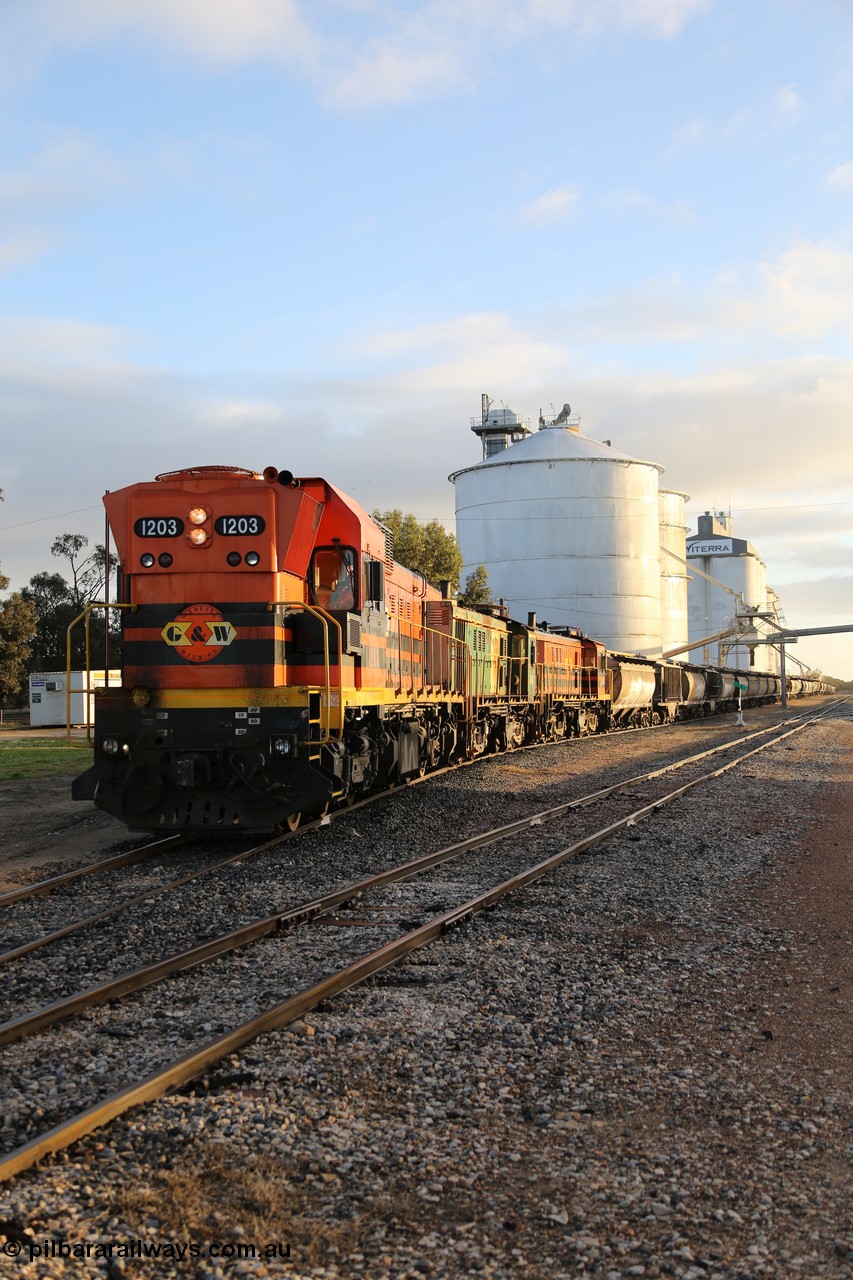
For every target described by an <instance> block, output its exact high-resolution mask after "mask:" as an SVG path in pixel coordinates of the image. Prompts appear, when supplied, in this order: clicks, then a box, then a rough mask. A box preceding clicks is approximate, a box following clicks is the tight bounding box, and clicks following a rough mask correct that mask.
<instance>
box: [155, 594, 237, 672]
mask: <svg viewBox="0 0 853 1280" xmlns="http://www.w3.org/2000/svg"><path fill="white" fill-rule="evenodd" d="M160 635H161V636H162V637H163V639H164V640H165V641H166V644H168V645H170V646H171V647H172V648H173V649H177V651H178V653H179V654H180V655H181V657H182V658H186V660H187V662H210V659H211V658H215V657H216V655H217V654H218V653H220V652H221V651H222V650H223V649H224V648H225V646H226V645H229V644H230V643H231V641H232V640H235V639H236V638H237V629H236V627H234V626H233V625H232V624H231V623H230V622H227V621H226V620H225V618H223V616H222V614H221V613H220V612H219V610H218V609H214V607H213V605H212V604H191V605H189V606H188V607H187V608H186V609H184V611H183V613H179V614H178V616H177V618H175V621H174V622H167V623H166V626H165V627H164V628H163V630H162V631H161V632H160Z"/></svg>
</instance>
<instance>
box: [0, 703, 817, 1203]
mask: <svg viewBox="0 0 853 1280" xmlns="http://www.w3.org/2000/svg"><path fill="white" fill-rule="evenodd" d="M836 705H837V704H832V705H831V706H829V707H826V708H824V709H822V712H821V713H820V715H817V716H814V715H809V714H807V713H805V714H803V715H802V716H798V717H796V719H795V720H789V721H787V722H786V723H785V724H784V725H782V726H771V727H769V728H765V729H762V730H759V731H757V732H756V733H753V734H750V735H748V736H747V737H744V738H739V739H737V740H736V741H735V742H729V743H724V744H721V745H719V746H716V747H713V748H709V749H707V750H703V751H701V752H699V753H694V754H693V755H692V756H690V757H687V758H684V759H681V760H679V761H670V762H668V763H666V764H664V765H662V766H660V767H658V768H655V769H653V770H649V771H647V772H646V773H643V774H638V775H635V776H634V777H632V778H629V779H625V780H622V781H621V782H618V783H615V784H613V785H611V786H608V787H604V788H599V789H598V790H596V791H594V792H591V793H589V794H587V795H585V796H581V797H576V798H574V799H572V800H570V801H567V802H566V803H565V804H561V805H557V806H552V807H551V808H550V809H548V810H543V811H541V812H540V813H538V814H533V815H531V816H529V817H526V818H524V819H521V820H518V821H515V822H512V823H509V824H504V825H503V826H502V827H499V828H495V829H492V830H491V831H488V832H480V833H478V834H477V835H475V836H473V837H470V838H469V839H467V840H464V841H461V842H458V843H457V844H455V845H453V846H450V847H448V848H445V849H442V850H439V851H437V852H434V853H430V854H427V855H424V856H423V857H420V858H416V859H411V860H409V861H407V862H405V863H401V864H400V865H398V866H396V867H392V868H389V869H387V870H385V871H383V872H381V873H380V874H378V875H373V876H370V877H366V878H364V879H362V880H360V881H357V882H355V883H352V884H349V885H347V886H345V887H343V888H341V889H339V890H336V891H335V892H334V893H332V894H325V895H322V896H321V897H319V898H317V899H314V900H312V901H310V902H306V903H303V904H301V905H299V906H297V907H291V908H288V909H287V910H285V911H281V912H278V913H276V914H274V915H271V916H268V917H266V918H265V919H263V920H258V921H255V922H254V923H253V924H252V925H251V926H248V927H246V928H244V929H241V930H237V931H233V932H232V933H231V934H228V935H223V936H222V937H220V938H216V939H212V940H210V941H209V942H207V943H205V944H203V945H202V946H200V947H196V948H191V949H189V950H185V951H184V952H182V953H175V954H174V955H172V956H170V957H168V958H166V959H165V960H162V961H159V962H157V964H155V965H149V966H145V967H143V968H142V969H140V970H138V971H136V972H134V973H130V974H124V975H122V977H120V978H118V979H115V980H114V981H112V982H110V983H106V984H101V985H100V986H98V987H95V988H90V989H89V990H88V991H85V992H79V993H77V994H76V995H75V996H74V997H73V998H71V999H68V1000H66V1001H64V1002H54V1004H53V1005H51V1006H47V1007H44V1008H42V1009H39V1010H36V1011H34V1012H33V1013H31V1014H29V1015H22V1016H20V1017H18V1018H16V1019H12V1020H9V1021H7V1023H6V1024H4V1025H3V1026H2V1027H0V1037H2V1042H6V1043H10V1042H12V1041H13V1040H16V1039H19V1038H21V1037H22V1036H25V1035H28V1034H33V1032H35V1031H38V1030H43V1029H44V1028H45V1027H47V1026H49V1025H51V1024H52V1023H53V1022H55V1021H58V1020H59V1019H62V1018H67V1017H70V1016H71V1015H72V1014H74V1013H79V1012H82V1011H83V1010H85V1009H87V1008H91V1007H92V1006H94V1005H97V1004H101V1003H103V1002H104V1001H106V1000H114V999H116V998H118V997H119V996H121V995H126V994H129V993H131V992H139V991H142V990H143V988H145V987H149V986H151V985H152V983H155V982H157V981H158V980H159V979H161V978H162V977H164V976H167V975H169V974H176V973H178V972H181V971H183V970H186V969H194V968H196V967H197V966H198V965H200V964H201V963H203V962H204V961H207V960H211V959H214V958H217V957H222V956H223V955H224V954H225V953H226V952H227V951H234V950H236V949H240V948H243V947H246V946H247V945H248V944H249V943H251V942H257V941H260V940H261V939H267V940H268V941H269V940H270V938H272V939H273V940H274V941H275V940H280V939H281V937H282V935H283V934H284V933H285V932H287V931H294V927H295V926H296V925H300V924H311V923H313V924H315V925H317V924H321V923H325V924H326V925H334V926H339V927H340V928H341V930H342V933H341V935H340V936H341V937H343V936H344V934H345V935H346V938H347V942H348V944H349V951H350V952H352V951H353V950H355V951H356V952H357V953H358V954H356V955H355V956H352V955H350V956H345V957H343V958H342V959H343V961H344V962H343V963H341V964H340V966H339V967H338V968H337V969H336V970H334V971H333V972H332V973H331V974H329V973H325V974H324V975H323V976H322V977H320V978H319V980H317V981H314V982H311V983H309V985H308V986H303V987H302V988H301V989H298V990H297V991H296V992H295V994H291V995H289V996H288V997H287V998H286V999H284V1000H282V1001H279V1002H277V1003H276V1004H274V1005H273V1006H272V1007H269V1008H267V1009H265V1010H263V1011H262V1012H261V1013H259V1014H257V1015H256V1016H255V1017H253V1018H251V1019H250V1020H248V1021H246V1022H244V1023H242V1024H241V1025H239V1026H237V1027H234V1028H232V1029H230V1030H228V1031H227V1032H224V1033H223V1034H221V1035H220V1036H218V1037H217V1038H215V1039H214V1040H213V1041H211V1042H209V1043H208V1044H205V1045H201V1046H199V1047H198V1048H196V1049H194V1050H192V1051H190V1052H189V1053H187V1054H184V1055H182V1056H180V1057H178V1058H176V1059H173V1060H171V1061H169V1062H167V1063H164V1064H161V1066H160V1067H159V1068H158V1069H157V1070H156V1071H155V1072H154V1073H153V1074H151V1075H149V1076H148V1077H147V1078H146V1079H145V1080H143V1081H141V1082H139V1083H136V1084H133V1085H130V1086H128V1087H127V1088H125V1089H122V1090H119V1091H118V1092H116V1093H113V1094H111V1095H110V1096H108V1097H105V1098H102V1099H100V1100H99V1101H98V1102H96V1103H95V1104H94V1105H93V1106H91V1107H88V1108H86V1109H85V1110H84V1111H83V1112H80V1113H79V1114H77V1115H76V1116H74V1117H72V1118H70V1119H65V1120H62V1121H60V1122H59V1123H58V1124H56V1125H54V1126H53V1128H52V1129H50V1130H49V1131H48V1132H47V1133H45V1134H43V1135H41V1136H40V1137H37V1138H34V1139H33V1140H32V1141H30V1142H28V1143H26V1144H24V1145H23V1146H22V1147H21V1148H19V1149H18V1150H17V1151H14V1152H11V1153H10V1154H9V1155H8V1156H7V1157H6V1158H5V1159H3V1160H2V1162H0V1179H2V1178H8V1177H12V1176H14V1174H16V1173H17V1172H20V1171H21V1170H22V1169H24V1168H27V1167H29V1165H31V1164H33V1163H35V1162H36V1161H38V1160H39V1159H41V1158H42V1157H43V1156H44V1155H46V1154H48V1153H49V1152H51V1151H55V1150H59V1149H61V1148H62V1147H64V1146H66V1145H68V1144H69V1143H71V1142H73V1141H75V1140H76V1139H77V1138H78V1137H80V1136H82V1135H83V1134H85V1133H88V1132H91V1131H92V1130H93V1129H94V1128H97V1127H99V1126H100V1125H102V1124H104V1123H106V1122H107V1121H108V1120H110V1119H111V1118H113V1117H114V1116H116V1115H118V1114H120V1113H121V1112H122V1111H124V1110H126V1109H127V1108H128V1107H131V1106H134V1105H137V1104H138V1103H140V1102H144V1101H147V1100H150V1099H152V1098H154V1097H157V1096H160V1095H161V1094H162V1093H164V1092H166V1091H168V1090H170V1089H172V1088H174V1087H176V1086H177V1085H178V1084H181V1083H184V1082H185V1081H187V1080H189V1079H191V1078H193V1076H195V1075H197V1074H199V1073H201V1072H203V1071H205V1070H207V1068H208V1067H210V1066H211V1065H212V1064H213V1063H214V1062H216V1061H217V1060H218V1059H219V1058H221V1057H223V1056H226V1055H227V1054H229V1053H232V1052H233V1051H234V1050H235V1049H236V1048H239V1047H240V1046H241V1045H243V1044H246V1043H247V1042H248V1041H250V1040H252V1039H254V1038H255V1037H256V1036H257V1035H260V1034H261V1033H262V1032H264V1031H267V1030H271V1029H273V1028H275V1027H279V1026H282V1025H284V1024H285V1023H287V1022H289V1021H292V1020H293V1019H294V1018H297V1017H299V1016H301V1014H303V1013H305V1012H306V1011H307V1010H308V1009H310V1008H313V1007H315V1006H316V1005H317V1004H318V1003H319V1002H320V1001H322V1000H324V999H328V998H329V997H331V996H332V995H334V994H337V993H338V992H341V991H344V990H347V989H348V988H349V987H351V986H353V985H355V984H356V983H358V982H361V981H363V980H364V979H365V978H366V977H368V976H370V975H371V974H373V973H376V972H378V971H379V970H381V969H384V968H386V967H388V966H389V965H391V964H393V963H395V962H396V961H398V960H399V959H401V958H402V957H403V956H406V955H408V954H409V953H410V952H411V951H413V950H415V949H417V948H418V947H421V946H424V945H426V944H427V943H428V942H430V941H432V940H434V939H435V938H436V937H439V936H441V934H443V933H445V932H447V931H448V930H449V929H452V928H454V927H457V926H459V925H460V924H462V923H464V922H465V921H467V920H470V919H472V918H473V917H474V916H475V915H476V914H478V913H479V912H480V911H483V910H485V909H488V908H489V907H491V906H494V905H495V904H496V903H497V902H498V901H500V899H501V898H502V897H503V896H504V895H505V894H507V893H510V892H512V891H513V890H516V889H519V888H522V887H523V886H525V885H527V884H530V883H531V882H533V881H534V880H536V879H539V878H540V877H541V876H544V875H547V874H548V873H549V872H550V871H552V870H554V869H556V868H557V867H559V866H560V865H561V864H562V863H564V862H565V861H567V860H568V859H570V858H573V857H576V856H578V855H579V854H581V853H583V852H586V851H588V850H589V849H592V848H595V847H597V846H598V845H600V844H602V843H604V842H606V841H607V840H609V839H611V838H613V836H614V835H617V834H618V833H619V832H621V831H624V830H625V829H626V828H629V827H632V826H634V825H636V823H638V822H640V821H642V820H643V819H645V818H648V817H650V816H651V815H653V814H654V813H656V812H658V811H659V810H660V809H661V808H663V807H664V806H665V805H668V804H670V803H672V802H674V801H675V800H677V799H679V798H680V797H682V796H683V795H685V794H686V793H687V792H688V791H690V790H691V789H693V788H695V787H697V786H699V785H701V784H703V783H706V782H709V781H710V780H712V779H715V778H718V777H720V776H721V775H722V774H724V773H726V772H727V771H729V770H730V769H732V768H734V767H735V766H736V765H738V764H741V763H742V762H743V761H744V760H747V759H749V758H750V757H752V756H754V755H755V754H757V753H758V752H759V751H762V750H765V749H766V748H768V747H770V746H775V745H776V744H777V743H779V742H782V741H784V739H786V738H788V737H790V736H791V735H792V734H794V733H797V732H800V731H801V730H802V729H805V728H807V727H808V726H809V725H811V724H813V723H815V721H816V720H818V719H820V718H822V716H823V715H826V714H828V713H829V712H830V711H831V710H833V709H834V707H835V706H836ZM762 740H764V741H762ZM743 747H747V748H748V749H747V750H745V751H744V750H739V748H743ZM723 753H730V755H731V758H727V759H724V761H723V763H721V764H719V765H718V766H717V767H715V768H713V769H712V770H710V771H705V772H703V771H702V770H703V769H704V765H705V762H707V761H708V760H709V759H711V758H712V757H715V756H717V755H723ZM682 769H686V770H693V772H694V773H695V775H696V776H689V777H688V778H687V780H686V781H683V782H682V785H680V786H679V787H677V788H675V789H674V790H669V791H666V790H661V788H660V786H659V787H658V792H659V793H658V794H650V795H647V796H645V797H644V803H643V804H642V805H641V806H640V807H639V808H628V809H627V811H626V812H623V813H621V814H619V815H618V816H616V817H613V816H611V817H610V820H609V821H607V822H606V823H605V824H604V825H603V826H595V825H594V824H593V829H592V830H589V831H587V832H585V833H584V834H583V835H582V836H581V837H580V838H579V839H575V840H573V842H572V843H571V844H569V845H568V846H564V845H562V840H563V838H564V837H563V836H562V835H561V834H560V833H559V832H557V833H556V836H555V841H554V842H555V843H557V844H558V845H561V846H562V847H558V848H556V849H553V850H547V851H545V852H546V856H545V857H539V856H537V855H538V854H539V853H541V852H542V851H543V850H542V848H541V845H542V829H543V828H544V827H545V826H547V825H548V824H550V823H556V822H557V821H558V820H559V819H560V818H563V817H566V816H568V815H570V814H576V813H578V812H580V811H582V810H584V809H592V807H593V806H595V805H612V804H613V803H614V802H617V801H619V800H621V802H622V803H623V804H624V800H625V798H626V797H627V798H629V799H633V797H634V794H635V792H636V790H637V789H638V788H640V787H650V786H652V785H653V784H656V783H657V784H659V783H660V782H661V780H663V779H665V776H666V774H668V773H671V772H673V771H674V770H682ZM599 821H600V819H599ZM522 835H524V836H530V837H532V840H531V843H532V845H533V848H532V849H531V848H527V847H525V848H523V849H522V848H520V847H519V838H520V837H522ZM512 836H514V837H516V844H515V846H514V848H513V850H511V851H509V852H507V851H504V853H503V854H502V856H501V858H498V859H497V861H498V862H499V863H500V864H501V865H500V866H499V867H497V868H495V867H494V866H493V865H488V861H487V866H486V871H487V872H488V874H489V875H490V876H493V875H494V874H496V873H497V872H499V873H500V874H501V877H502V878H501V879H499V880H498V882H497V883H492V884H491V886H490V887H489V888H488V889H487V890H486V891H485V892H483V891H480V892H477V893H474V894H473V895H472V894H468V896H463V890H464V887H465V878H464V876H463V879H462V883H461V885H458V886H455V887H454V892H455V893H457V894H458V896H460V897H461V899H462V900H461V901H457V902H456V903H455V904H454V905H453V906H451V907H449V908H446V909H444V910H440V911H439V910H436V906H437V905H438V904H436V903H435V901H434V900H435V898H436V896H437V894H438V895H439V896H440V895H441V894H446V893H447V885H446V883H445V882H443V881H439V884H438V886H436V884H435V883H434V882H432V881H430V880H429V879H427V878H425V879H424V881H423V885H424V887H423V890H422V891H421V893H420V900H419V901H416V900H415V898H414V897H413V895H412V894H411V892H410V890H411V885H410V884H409V882H410V881H412V880H413V878H414V877H418V878H419V880H420V877H426V873H427V872H429V871H433V870H435V869H436V868H439V867H442V868H443V867H445V866H446V865H447V864H450V863H456V862H457V861H458V860H460V859H461V858H462V856H463V854H466V853H473V852H474V851H477V852H479V853H483V851H488V850H490V849H493V848H494V846H495V845H497V844H499V843H501V842H505V841H506V840H507V839H508V838H509V837H512ZM489 861H491V862H492V863H493V862H494V861H495V859H494V858H490V859H489ZM519 864H521V865H519ZM506 872H509V874H506ZM480 874H482V872H481V873H480ZM391 885H397V886H398V888H399V887H402V897H401V899H400V900H398V902H397V903H396V904H391V905H390V906H389V905H387V904H384V903H383V904H374V903H369V902H368V903H365V902H364V901H363V898H364V895H365V894H369V893H371V892H372V891H375V890H377V889H379V888H382V889H387V888H388V887H389V886H391ZM357 899H358V900H360V902H359V910H360V912H361V914H362V916H365V915H366V916H367V919H359V918H355V917H341V916H340V915H338V916H337V917H332V916H330V915H329V912H331V911H338V912H340V911H341V910H347V909H353V904H354V902H355V901H356V900H357ZM424 899H425V901H424ZM442 905H443V904H442ZM412 916H417V917H418V920H417V922H415V921H413V920H412V919H411V917H412ZM423 916H426V918H425V919H421V918H420V917H423ZM377 917H379V919H378V920H377ZM389 917H390V918H389ZM395 917H398V918H395ZM406 918H408V920H407V923H408V924H409V925H410V926H411V927H407V928H406V930H405V933H404V935H403V936H402V937H398V938H395V939H393V940H391V941H390V942H386V943H384V944H382V945H380V946H379V947H373V948H372V949H370V950H368V951H367V952H366V953H365V952H364V951H363V949H362V948H361V947H360V946H354V945H353V944H354V937H353V935H355V936H356V937H357V935H358V934H359V929H364V928H367V929H370V930H376V929H382V928H388V927H399V921H400V919H406ZM309 933H311V934H312V936H313V937H314V939H315V942H314V943H311V944H309V951H311V949H312V948H314V950H316V936H317V935H316V933H315V932H314V931H309ZM327 936H328V935H327ZM343 949H344V950H346V948H343ZM316 959H317V957H316V955H315V956H314V960H315V961H316ZM323 961H324V963H325V966H326V967H328V955H327V952H326V950H325V949H324V950H323ZM301 972H302V970H299V969H298V968H297V971H296V973H295V974H293V975H291V984H292V985H297V986H298V983H299V975H300V974H301Z"/></svg>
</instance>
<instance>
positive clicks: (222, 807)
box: [73, 467, 817, 832]
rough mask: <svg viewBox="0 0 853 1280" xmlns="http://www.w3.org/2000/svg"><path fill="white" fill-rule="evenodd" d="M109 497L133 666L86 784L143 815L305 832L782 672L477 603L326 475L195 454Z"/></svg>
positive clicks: (730, 701)
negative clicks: (518, 751) (524, 749)
mask: <svg viewBox="0 0 853 1280" xmlns="http://www.w3.org/2000/svg"><path fill="white" fill-rule="evenodd" d="M104 504H105V506H106V508H107V514H108V518H109V523H110V527H111V530H112V533H113V537H114V539H115V543H116V547H117V550H118V554H119V559H120V563H121V572H120V580H119V592H118V599H117V602H116V603H117V604H118V605H119V606H120V610H121V619H122V644H123V649H122V652H123V668H122V682H121V685H120V686H118V687H108V688H106V689H103V690H99V691H98V692H97V693H96V695H95V725H94V748H95V754H94V763H93V765H92V767H91V768H90V769H88V770H87V772H85V773H84V774H82V775H81V777H79V778H77V779H76V780H75V782H74V785H73V795H74V797H75V799H93V800H94V801H95V803H96V804H97V805H98V806H99V807H100V808H101V809H104V810H106V811H107V812H109V813H112V814H114V815H116V816H117V817H119V818H121V819H122V820H123V821H124V822H126V823H127V825H128V826H129V827H130V828H132V829H134V830H144V831H160V832H172V831H197V830H205V831H210V830H217V831H225V830H233V829H235V828H236V829H241V828H243V829H246V830H251V831H270V830H280V829H283V828H286V827H289V828H290V829H295V828H296V827H297V826H298V825H299V822H300V821H301V820H302V819H303V818H305V817H307V816H316V815H318V814H322V813H324V812H325V811H326V810H327V809H328V808H329V807H330V806H334V805H341V804H346V803H350V802H352V801H353V800H354V799H357V798H359V797H361V796H363V795H365V794H367V793H369V792H370V791H372V790H375V789H379V788H382V787H386V786H388V785H390V784H392V783H394V782H399V781H404V780H406V779H407V778H411V777H412V776H414V775H418V774H423V773H425V772H426V771H428V770H430V769H435V768H439V767H442V766H446V765H450V764H453V763H455V762H458V761H461V760H464V759H471V758H474V757H476V756H480V755H483V754H485V753H487V752H495V751H506V750H511V749H512V748H515V747H519V746H522V745H523V744H527V743H533V742H545V741H553V740H558V739H561V738H566V737H570V736H576V735H581V734H591V733H602V732H606V731H608V730H610V729H613V728H619V727H632V726H636V727H640V726H647V725H653V724H662V723H664V722H667V721H672V720H676V719H682V718H685V717H692V716H700V715H708V714H711V713H714V712H719V711H729V710H732V709H734V708H735V707H736V706H737V703H738V697H739V696H740V698H741V699H742V702H743V705H744V706H749V705H757V704H761V703H766V702H772V701H774V700H775V699H776V698H777V696H778V694H779V691H780V690H779V679H778V677H776V676H772V675H766V674H756V673H755V672H737V671H732V670H723V669H717V668H713V667H706V666H699V665H694V664H692V663H686V664H685V663H676V662H671V661H659V660H658V661H656V660H652V659H645V658H641V657H636V656H628V655H620V654H614V653H608V652H606V651H605V648H604V646H603V645H601V644H600V643H598V642H596V641H595V640H592V639H589V638H588V637H586V636H584V635H582V634H581V633H580V632H579V631H577V630H573V629H569V628H563V629H561V630H559V631H557V630H549V629H547V624H546V623H545V622H543V623H542V624H541V625H538V626H537V622H536V618H535V616H534V615H530V616H529V617H528V620H527V622H526V623H522V622H517V621H514V620H512V619H511V618H509V617H508V616H506V611H505V610H504V609H502V608H501V607H496V608H493V609H491V610H488V611H485V610H474V609H466V608H462V607H461V606H460V605H459V604H458V603H457V602H456V601H455V600H454V599H452V598H451V597H450V594H449V592H448V591H446V590H445V591H443V592H442V591H439V590H436V589H435V588H434V587H432V586H431V585H429V584H428V583H427V582H426V581H425V579H424V578H423V576H422V575H421V574H419V573H416V572H412V571H411V570H409V569H406V568H404V567H403V566H402V565H400V564H398V563H396V562H395V561H394V559H393V548H392V545H391V538H390V535H389V533H388V531H387V530H385V529H383V528H382V527H381V526H380V525H379V524H377V523H376V521H375V520H373V519H372V518H371V517H370V516H369V515H367V513H366V512H365V511H363V510H362V509H361V508H360V507H359V506H358V504H357V503H355V502H354V501H353V500H352V499H351V498H349V497H347V495H346V494H344V493H342V492H341V491H340V490H339V489H336V488H335V487H334V486H333V485H331V484H329V483H328V481H326V480H322V479H319V478H306V479H301V480H297V479H295V478H294V477H293V476H292V475H291V473H290V472H288V471H279V470H277V469H276V468H274V467H269V468H267V469H266V470H265V471H264V472H263V473H262V474H260V473H257V472H253V471H247V470H243V469H241V468H237V467H194V468H190V469H187V470H183V471H176V472H171V473H167V474H164V475H160V476H158V477H157V478H156V480H154V481H150V482H145V483H142V484H136V485H131V486H130V487H128V488H125V489H121V490H118V491H116V492H114V493H108V494H107V495H106V496H105V498H104ZM812 691H813V690H811V689H805V688H803V689H800V690H796V692H799V693H806V692H812ZM814 691H815V692H816V691H817V690H814Z"/></svg>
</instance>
